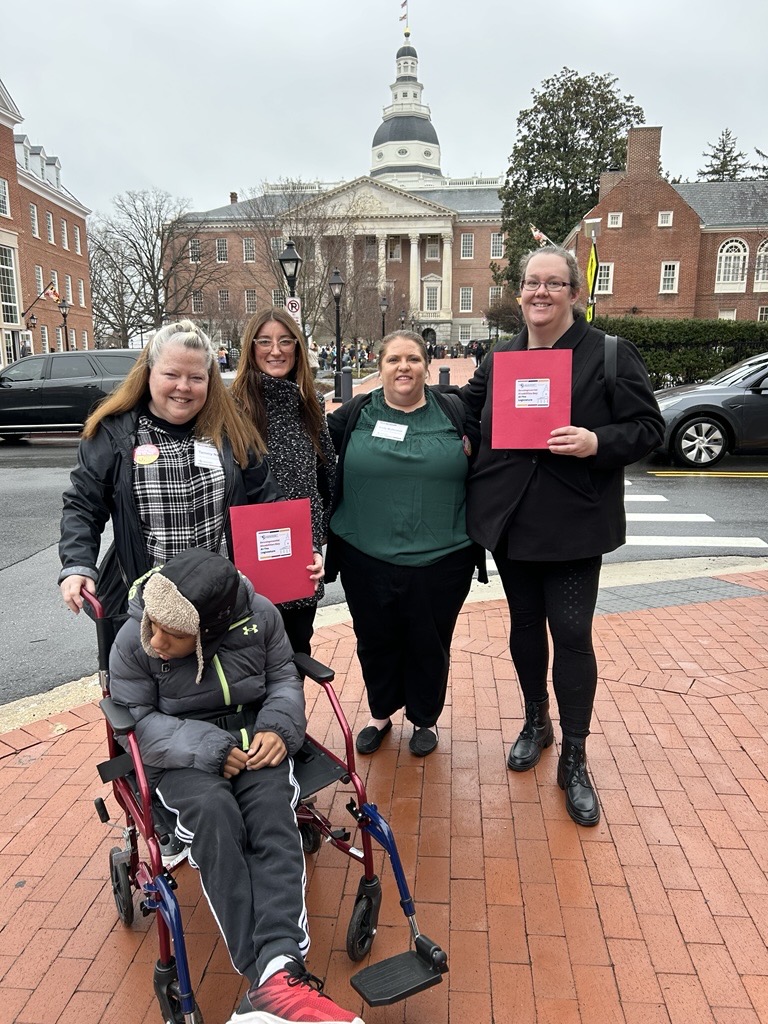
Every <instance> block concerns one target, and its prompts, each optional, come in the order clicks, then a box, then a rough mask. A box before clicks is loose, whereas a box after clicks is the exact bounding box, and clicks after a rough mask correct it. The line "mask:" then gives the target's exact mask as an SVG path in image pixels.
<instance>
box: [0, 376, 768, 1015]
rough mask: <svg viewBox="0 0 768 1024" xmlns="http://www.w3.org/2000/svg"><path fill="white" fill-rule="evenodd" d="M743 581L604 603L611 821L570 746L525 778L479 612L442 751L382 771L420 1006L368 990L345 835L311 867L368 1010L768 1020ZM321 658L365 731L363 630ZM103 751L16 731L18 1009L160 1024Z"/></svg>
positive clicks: (767, 604) (226, 1010) (600, 753)
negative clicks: (567, 757) (350, 942)
mask: <svg viewBox="0 0 768 1024" xmlns="http://www.w3.org/2000/svg"><path fill="white" fill-rule="evenodd" d="M454 362H458V360H456V361H454ZM727 580H728V581H729V582H732V583H737V584H741V585H743V586H745V587H749V588H752V590H753V591H754V590H757V591H759V592H761V593H758V595H757V596H745V597H738V598H734V599H724V600H713V601H709V602H707V603H700V604H688V605H682V606H673V607H665V608H655V609H647V610H643V611H633V612H623V613H614V614H605V615H601V616H598V618H597V619H596V627H595V634H596V641H597V650H598V659H599V664H600V677H601V682H600V685H599V689H598V695H597V703H596V707H595V717H594V733H593V736H592V737H591V739H590V743H589V752H590V765H591V768H592V773H593V776H594V779H595V782H596V785H597V787H598V790H599V792H600V796H601V800H602V804H603V811H604V813H603V819H602V821H601V823H600V825H599V826H598V827H597V828H595V829H580V828H578V827H577V826H576V825H574V824H573V823H572V822H571V821H570V819H569V818H568V817H567V815H566V813H565V810H564V806H563V797H562V794H561V792H560V790H559V789H558V788H557V786H556V784H555V769H556V758H557V747H552V748H550V750H548V751H546V752H545V753H544V755H543V757H542V760H541V762H540V763H539V765H538V766H537V767H536V768H535V769H534V770H533V771H531V772H529V773H526V774H523V775H518V774H513V773H511V772H508V771H507V769H506V767H505V755H506V751H507V749H508V747H509V745H510V743H511V742H512V741H513V739H514V737H515V736H516V734H517V731H518V729H519V726H520V716H521V701H520V697H519V694H518V690H517V685H516V683H515V681H514V675H513V671H512V665H511V662H510V658H509V653H508V650H507V644H506V634H507V629H508V617H507V610H506V605H505V604H504V603H503V602H486V603H480V604H474V605H467V606H466V608H465V611H464V612H463V613H462V615H461V616H460V619H459V624H458V628H457V631H456V636H455V642H454V652H453V666H452V670H451V680H450V689H449V696H448V705H447V707H446V710H445V713H444V715H443V718H442V720H441V731H440V745H439V747H438V749H437V751H436V752H435V753H434V754H433V755H432V756H431V757H429V758H426V759H425V760H423V761H420V760H417V759H415V758H413V757H412V756H411V755H410V754H409V753H408V749H407V742H406V739H407V736H408V734H409V733H408V730H406V729H402V728H401V725H400V722H399V721H398V722H397V723H396V725H395V728H394V729H393V730H392V732H391V733H390V735H389V736H388V737H387V738H386V740H385V741H384V744H383V746H382V748H381V750H380V751H379V752H378V753H377V754H376V755H374V756H373V757H372V758H369V759H365V760H363V763H362V764H361V766H360V768H361V771H362V772H363V773H364V774H367V786H368V792H369V798H370V799H371V800H372V801H374V802H375V803H377V804H378V806H379V808H380V809H381V810H382V812H383V813H384V814H385V815H386V816H387V817H388V819H389V821H390V823H391V825H392V827H393V830H394V833H395V836H396V838H397V841H398V845H399V847H400V851H401V855H402V858H403V863H404V866H405V870H406V873H407V877H408V879H409V882H410V883H411V884H412V886H413V889H414V894H415V898H416V901H417V912H418V919H419V924H420V926H421V928H422V930H423V931H425V932H426V933H427V934H428V935H430V936H432V938H434V939H435V940H436V941H438V942H440V943H441V944H442V945H443V947H444V948H445V949H446V950H447V952H448V954H449V965H450V972H449V974H448V975H447V976H446V978H445V980H444V982H443V984H441V985H439V986H437V987H436V988H433V989H431V990H429V991H428V992H425V993H422V994H421V995H418V996H416V997H414V998H412V999H410V1000H408V1001H407V1002H405V1003H399V1004H395V1005H394V1006H391V1007H385V1008H380V1009H371V1008H368V1007H363V1006H362V1004H361V1001H360V999H359V997H358V996H356V994H355V993H354V991H353V990H352V989H350V988H349V987H348V985H347V979H348V978H349V976H350V975H351V974H353V973H354V972H355V970H357V966H356V965H352V964H351V963H350V962H349V960H348V959H347V957H346V953H345V951H344V947H345V935H346V929H347V924H348V920H349V915H350V912H351V908H352V903H353V899H354V893H355V891H356V888H357V883H358V879H359V875H360V870H359V868H358V867H357V866H356V865H352V864H351V863H350V862H349V861H347V860H346V859H345V858H344V857H343V856H342V855H341V854H340V853H338V852H337V851H335V850H333V849H331V848H329V847H327V846H324V847H323V848H322V849H321V851H320V852H319V853H318V854H317V855H315V856H313V857H309V858H308V895H307V900H308V906H309V912H310V922H311V930H312V938H313V943H312V949H311V953H310V961H309V966H310V968H311V970H312V971H313V972H314V973H316V974H319V975H325V976H326V977H327V981H328V989H329V992H330V993H331V994H332V995H333V996H334V997H335V998H336V999H337V1000H338V1001H339V1002H340V1003H341V1004H342V1005H344V1006H347V1007H349V1008H351V1009H355V1010H357V1011H362V1012H363V1013H364V1018H365V1020H366V1022H367V1024H385V1022H386V1024H390V1022H392V1024H394V1022H408V1024H442V1022H447V1024H467V1022H478V1024H490V1022H492V1021H495V1022H496V1024H508V1022H509V1024H512V1022H514V1024H578V1022H580V1024H608V1022H610V1024H760V1022H768V952H767V950H766V940H768V742H767V740H768V572H753V573H747V574H742V575H731V576H729V577H727ZM316 654H317V656H318V657H319V658H320V659H322V660H325V661H327V662H328V663H330V664H332V665H333V666H334V668H335V670H336V672H337V684H336V685H337V690H338V693H339V694H340V697H341V700H342V703H343V705H344V709H345V713H346V714H347V717H348V718H349V721H350V723H351V724H352V726H353V728H355V729H359V728H360V727H362V725H364V724H365V721H366V720H367V714H368V712H367V707H366V704H365V698H364V688H363V684H362V679H361V676H360V671H359V667H358V665H357V661H356V658H355V655H354V638H353V635H352V630H351V627H350V626H349V624H347V623H345V624H341V625H339V626H335V627H330V626H326V627H323V628H322V629H321V630H320V631H319V632H318V634H317V647H316ZM307 693H308V701H309V705H310V729H311V731H312V732H313V733H314V734H315V735H316V736H317V737H318V738H319V739H321V740H324V741H326V742H328V743H329V744H330V745H334V746H337V745H338V735H339V733H338V729H337V727H336V726H335V725H334V724H332V723H331V715H330V711H329V708H328V706H327V703H325V702H324V701H319V700H318V696H320V697H321V696H322V695H318V693H317V691H316V690H315V689H308V691H307ZM556 733H557V735H558V740H559V732H558V731H557V730H556ZM104 754H105V743H104V727H103V724H102V723H101V721H100V720H99V712H98V708H97V707H96V706H95V705H86V706H84V707H80V708H76V709H75V710H74V711H71V712H66V713H64V714H60V715H56V716H54V717H52V718H49V719H47V720H45V721H41V722H38V723H36V724H34V725H30V726H25V727H24V728H22V729H18V730H16V731H15V732H12V733H6V734H5V735H3V736H0V787H2V794H3V796H2V818H1V819H0V872H1V877H2V896H3V899H2V905H1V906H0V929H2V938H1V941H0V977H1V978H2V1000H1V1001H0V1024H51V1022H54V1021H55V1022H58V1024H96V1022H99V1024H117V1022H118V1021H120V1022H122V1024H124V1022H128V1024H143V1022H145V1021H146V1022H147V1024H151V1022H154V1024H157V1022H158V1021H159V1020H160V1014H159V1011H158V1008H157V1005H156V1002H155V999H154V995H153V991H152V964H153V962H154V960H155V959H156V956H157V943H156V935H155V932H154V927H153V924H152V922H151V920H148V919H143V918H141V917H140V916H139V917H138V921H137V924H136V925H135V926H134V927H133V928H132V929H126V928H124V927H123V926H122V925H120V924H119V923H118V922H117V918H116V913H115V907H114V903H113V900H112V893H111V889H110V886H109V883H108V881H107V879H108V855H109V849H110V847H112V846H114V845H118V844H119V842H120V837H119V833H117V832H114V831H113V830H109V829H107V828H106V827H105V826H103V825H102V824H101V823H100V822H99V820H98V818H97V817H96V814H95V812H94V809H93V803H92V801H93V799H94V798H95V797H96V796H99V795H103V796H105V797H106V798H107V802H108V806H110V807H111V810H112V811H113V813H114V812H115V806H114V801H113V800H112V799H111V796H110V795H109V793H108V791H107V790H106V789H105V787H103V786H101V785H100V783H98V781H97V775H96V768H95V766H96V763H97V761H98V760H100V759H102V758H103V756H104ZM361 760H362V759H361ZM347 794H348V790H347V789H346V788H343V787H342V788H340V789H339V791H338V792H333V791H332V790H326V791H324V792H323V793H322V794H321V803H323V804H324V809H330V808H331V807H332V809H333V814H332V817H333V818H334V820H335V821H336V822H338V824H345V823H348V822H351V818H349V815H348V814H347V812H346V810H345V809H344V804H345V802H346V799H347ZM382 859H383V858H382ZM178 878H179V882H180V886H179V891H178V895H179V898H180V901H181V903H182V907H183V914H184V919H185V934H186V937H187V941H188V945H189V952H190V960H191V963H192V969H193V975H194V978H193V980H194V984H195V986H196V992H197V998H198V1001H199V1003H200V1006H201V1009H202V1011H203V1013H204V1015H205V1018H206V1020H207V1021H208V1022H209V1024H218V1022H223V1021H224V1020H226V1019H227V1017H228V1016H229V1014H230V1013H231V1011H232V1008H233V1007H234V1005H235V1003H236V1001H237V999H238V996H239V993H240V991H241V985H240V982H239V979H238V978H237V977H236V976H235V975H234V974H233V971H232V968H231V965H230V963H229V960H228V956H227V954H226V950H225V949H224V948H223V944H222V941H221V939H220V937H219V936H218V933H217V931H216V928H215V925H214V922H213V920H212V918H211V915H210V913H209V910H208V906H207V903H206V902H205V900H204V899H203V898H202V897H201V893H200V887H199V883H198V880H197V878H196V877H195V874H194V872H193V871H192V869H191V868H190V867H189V866H188V865H184V866H183V867H182V868H181V869H180V870H179V872H178ZM383 883H384V901H383V904H382V913H381V918H380V929H379V933H378V935H377V937H376V941H375V943H374V946H373V950H372V959H373V960H374V961H376V960H380V959H382V958H383V957H385V956H388V955H390V954H392V953H394V952H400V951H402V950H403V949H405V948H407V944H408V937H409V934H408V929H407V925H406V923H405V920H404V918H403V917H402V914H401V911H400V909H399V905H398V898H397V893H396V890H395V887H394V883H393V879H392V874H391V871H390V869H389V867H388V865H385V866H384V868H383Z"/></svg>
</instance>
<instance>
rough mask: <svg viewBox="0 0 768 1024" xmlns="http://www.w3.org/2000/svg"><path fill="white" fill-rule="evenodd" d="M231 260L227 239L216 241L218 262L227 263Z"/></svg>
mask: <svg viewBox="0 0 768 1024" xmlns="http://www.w3.org/2000/svg"><path fill="white" fill-rule="evenodd" d="M228 260H229V249H228V247H227V240H226V238H217V239H216V262H217V263H226V262H227V261H228Z"/></svg>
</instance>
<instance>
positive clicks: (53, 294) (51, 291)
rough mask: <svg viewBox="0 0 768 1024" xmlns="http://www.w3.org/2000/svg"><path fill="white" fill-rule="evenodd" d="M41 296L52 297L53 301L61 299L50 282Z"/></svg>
mask: <svg viewBox="0 0 768 1024" xmlns="http://www.w3.org/2000/svg"><path fill="white" fill-rule="evenodd" d="M43 298H44V299H53V301H54V302H60V301H61V296H60V295H59V293H58V292H57V291H56V289H55V288H54V287H53V285H52V284H50V285H48V287H47V288H46V289H45V291H44V292H43Z"/></svg>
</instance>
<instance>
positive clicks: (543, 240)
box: [528, 223, 555, 246]
mask: <svg viewBox="0 0 768 1024" xmlns="http://www.w3.org/2000/svg"><path fill="white" fill-rule="evenodd" d="M528 227H529V228H530V229H531V234H532V235H533V237H534V240H535V241H536V242H538V243H539V245H540V246H541V245H554V244H555V243H554V242H553V241H552V239H551V238H547V236H546V235H545V234H544V232H543V231H539V229H538V228H537V227H536V225H535V224H530V223H529V225H528Z"/></svg>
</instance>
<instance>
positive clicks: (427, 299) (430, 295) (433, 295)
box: [424, 284, 440, 313]
mask: <svg viewBox="0 0 768 1024" xmlns="http://www.w3.org/2000/svg"><path fill="white" fill-rule="evenodd" d="M439 298H440V288H439V286H438V285H436V284H427V285H425V286H424V309H425V310H426V311H427V312H428V313H436V312H437V311H438V309H439V308H440V306H439Z"/></svg>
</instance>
